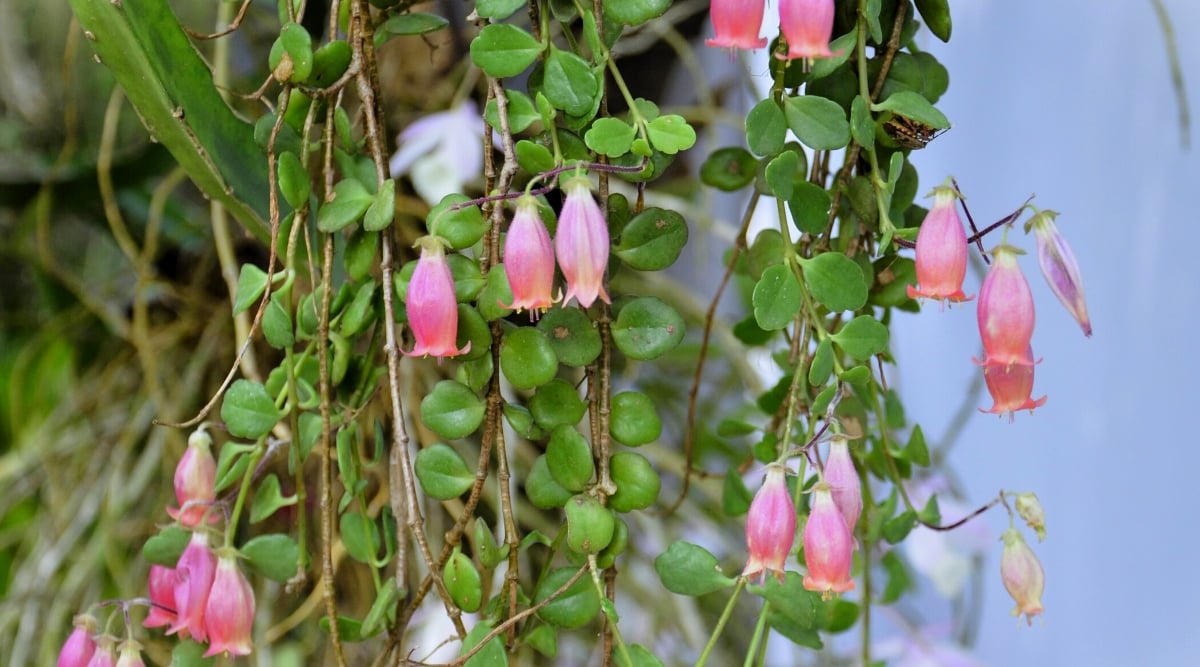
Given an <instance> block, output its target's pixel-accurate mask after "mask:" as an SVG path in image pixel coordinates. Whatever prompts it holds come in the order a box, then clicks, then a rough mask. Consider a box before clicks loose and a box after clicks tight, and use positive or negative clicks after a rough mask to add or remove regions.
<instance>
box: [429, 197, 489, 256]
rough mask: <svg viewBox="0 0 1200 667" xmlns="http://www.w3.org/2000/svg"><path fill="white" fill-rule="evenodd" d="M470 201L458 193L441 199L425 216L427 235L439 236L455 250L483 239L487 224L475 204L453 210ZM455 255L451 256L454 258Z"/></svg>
mask: <svg viewBox="0 0 1200 667" xmlns="http://www.w3.org/2000/svg"><path fill="white" fill-rule="evenodd" d="M467 201H470V199H469V198H468V197H467V196H466V195H461V194H458V193H454V194H449V195H446V196H445V197H442V200H441V201H440V202H438V203H437V205H436V206H434V207H433V208H432V209H431V210H430V211H429V215H427V216H425V225H426V226H427V227H428V228H429V233H431V234H435V235H437V236H440V237H442V238H444V239H446V241H447V242H448V243H449V244H450V247H451V248H454V249H455V250H462V249H464V248H470V247H471V246H473V245H475V244H476V243H478V242H479V239H481V238H483V235H484V233H485V232H487V230H488V227H489V223H488V221H487V220H484V219H483V212H482V211H480V210H479V206H478V205H477V204H472V205H470V206H463V207H461V208H455V207H456V206H459V205H460V204H463V203H465V202H467ZM455 256H457V255H452V257H455Z"/></svg>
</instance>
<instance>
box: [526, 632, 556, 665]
mask: <svg viewBox="0 0 1200 667" xmlns="http://www.w3.org/2000/svg"><path fill="white" fill-rule="evenodd" d="M525 643H526V644H528V645H530V646H532V647H533V650H535V651H537V652H538V653H541V654H542V655H544V656H546V657H547V658H553V657H555V656H557V655H558V635H557V634H555V632H554V626H552V625H539V626H537V627H535V628H534V629H533V630H530V631H529V632H527V633H525Z"/></svg>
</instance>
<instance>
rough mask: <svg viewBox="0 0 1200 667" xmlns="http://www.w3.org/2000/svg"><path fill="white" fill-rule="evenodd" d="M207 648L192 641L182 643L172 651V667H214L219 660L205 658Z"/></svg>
mask: <svg viewBox="0 0 1200 667" xmlns="http://www.w3.org/2000/svg"><path fill="white" fill-rule="evenodd" d="M207 648H208V647H207V646H205V645H204V644H199V643H197V642H196V641H195V640H192V639H184V640H182V641H180V642H179V643H178V644H177V645H176V646H175V648H174V649H173V650H172V651H171V667H212V665H214V664H216V660H217V658H216V656H213V657H211V658H206V657H204V653H205V651H206V650H207Z"/></svg>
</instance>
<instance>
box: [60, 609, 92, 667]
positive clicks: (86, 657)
mask: <svg viewBox="0 0 1200 667" xmlns="http://www.w3.org/2000/svg"><path fill="white" fill-rule="evenodd" d="M94 634H96V619H94V618H92V617H91V615H89V614H80V615H78V616H76V617H75V629H74V630H72V631H71V635H70V636H69V637H67V641H66V642H64V643H63V647H62V650H61V651H59V653H58V667H86V666H87V664H88V661H90V660H91V659H92V656H93V655H94V654H95V653H96V641H95V640H94V639H92V635H94Z"/></svg>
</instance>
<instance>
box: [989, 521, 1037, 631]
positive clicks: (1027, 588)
mask: <svg viewBox="0 0 1200 667" xmlns="http://www.w3.org/2000/svg"><path fill="white" fill-rule="evenodd" d="M1000 539H1001V540H1002V541H1003V542H1004V552H1003V553H1002V554H1001V555H1000V578H1001V579H1002V580H1003V581H1004V588H1005V589H1006V590H1008V594H1009V595H1011V596H1012V598H1013V600H1015V601H1016V603H1017V606H1016V607H1013V610H1012V615H1013V616H1017V617H1019V616H1021V615H1022V614H1024V615H1025V619H1026V621H1027V622H1028V623H1029V624H1030V625H1033V617H1034V616H1037V615H1038V614H1040V613H1042V591H1043V590H1045V588H1046V573H1045V572H1044V571H1043V570H1042V563H1041V562H1040V561H1039V560H1038V557H1037V556H1036V555H1035V554H1034V553H1033V549H1030V548H1029V545H1028V544H1026V543H1025V538H1024V537H1021V533H1020V532H1019V531H1017V529H1016V528H1009V529H1008V530H1006V531H1004V534H1003V535H1001V536H1000Z"/></svg>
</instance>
